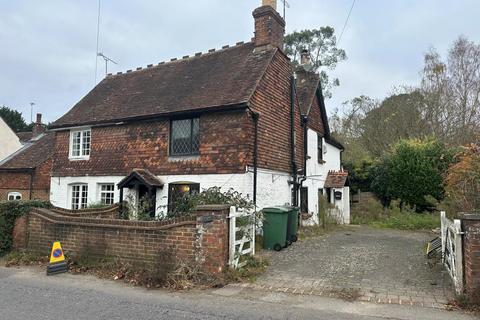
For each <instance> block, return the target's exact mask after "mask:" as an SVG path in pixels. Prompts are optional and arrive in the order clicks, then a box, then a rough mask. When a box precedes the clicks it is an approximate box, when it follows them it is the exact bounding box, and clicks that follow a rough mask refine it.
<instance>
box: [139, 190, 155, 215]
mask: <svg viewBox="0 0 480 320" xmlns="http://www.w3.org/2000/svg"><path fill="white" fill-rule="evenodd" d="M155 193H156V192H155V190H154V189H150V188H148V187H147V186H145V185H139V186H138V210H139V211H143V212H146V213H147V214H148V215H149V216H150V218H154V217H155V203H156V195H155Z"/></svg>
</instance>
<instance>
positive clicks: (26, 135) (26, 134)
mask: <svg viewBox="0 0 480 320" xmlns="http://www.w3.org/2000/svg"><path fill="white" fill-rule="evenodd" d="M16 135H17V137H18V138H19V139H20V142H21V143H25V142H27V141H29V140H30V139H32V135H33V132H32V131H23V132H17V133H16Z"/></svg>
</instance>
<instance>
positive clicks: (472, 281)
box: [462, 214, 480, 302]
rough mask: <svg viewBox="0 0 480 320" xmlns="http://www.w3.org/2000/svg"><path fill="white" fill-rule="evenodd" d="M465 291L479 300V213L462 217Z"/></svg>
mask: <svg viewBox="0 0 480 320" xmlns="http://www.w3.org/2000/svg"><path fill="white" fill-rule="evenodd" d="M462 230H463V232H464V237H463V260H464V278H465V291H466V293H467V294H468V295H469V296H471V297H472V298H474V299H475V300H477V301H478V302H480V215H479V214H476V215H464V216H463V217H462Z"/></svg>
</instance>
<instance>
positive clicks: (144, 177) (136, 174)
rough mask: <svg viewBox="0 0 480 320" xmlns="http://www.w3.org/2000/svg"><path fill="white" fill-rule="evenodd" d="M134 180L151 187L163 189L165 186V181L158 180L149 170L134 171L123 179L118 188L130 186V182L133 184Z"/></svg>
mask: <svg viewBox="0 0 480 320" xmlns="http://www.w3.org/2000/svg"><path fill="white" fill-rule="evenodd" d="M132 179H137V180H140V181H141V182H143V183H145V184H146V185H148V186H151V187H162V186H163V185H164V183H163V181H162V180H160V179H159V178H157V177H156V176H155V175H154V174H153V173H151V172H150V171H149V170H147V169H133V171H132V172H131V173H130V174H129V175H128V176H126V177H125V178H123V179H122V181H120V182H119V183H118V186H119V187H121V188H123V187H125V186H128V184H129V182H131V181H132Z"/></svg>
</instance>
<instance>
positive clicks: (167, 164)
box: [53, 110, 253, 177]
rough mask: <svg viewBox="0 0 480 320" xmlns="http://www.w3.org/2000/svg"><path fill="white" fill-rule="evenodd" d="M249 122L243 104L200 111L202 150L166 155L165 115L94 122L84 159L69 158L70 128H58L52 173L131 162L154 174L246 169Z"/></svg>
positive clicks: (126, 166)
mask: <svg viewBox="0 0 480 320" xmlns="http://www.w3.org/2000/svg"><path fill="white" fill-rule="evenodd" d="M250 127H251V119H250V116H249V115H248V114H247V113H246V111H244V110H243V111H235V112H228V113H209V114H203V115H200V154H199V156H196V157H184V158H181V157H180V158H175V157H169V128H170V120H169V119H161V120H156V121H142V122H135V123H129V124H124V125H118V126H108V127H94V128H92V144H91V155H90V159H89V160H87V161H70V160H69V159H68V153H69V135H70V133H69V131H60V132H57V137H56V145H55V150H56V152H55V163H54V166H53V176H54V177H61V176H86V175H104V176H111V175H128V174H129V173H130V172H131V171H132V170H133V169H135V168H142V169H148V170H150V171H151V172H152V173H154V174H157V175H166V174H208V173H240V172H245V167H246V165H247V159H248V158H249V157H251V156H250V155H251V149H252V147H251V146H252V142H253V139H251V138H250V136H249V135H250V134H251V133H250V132H249V130H248V128H250ZM250 140H252V141H250Z"/></svg>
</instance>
